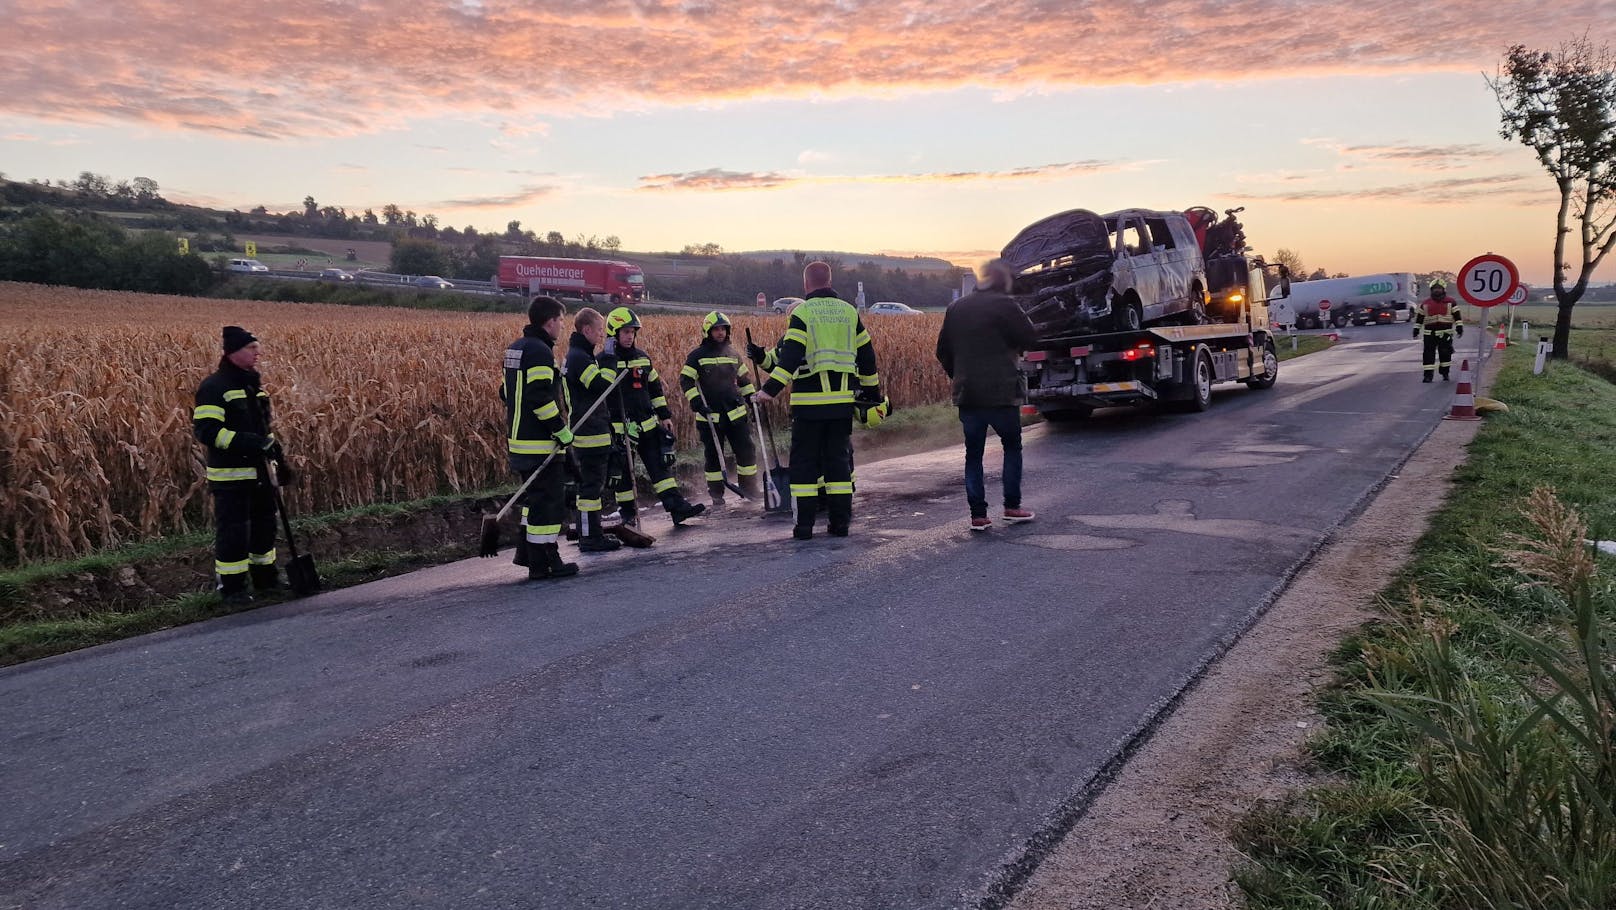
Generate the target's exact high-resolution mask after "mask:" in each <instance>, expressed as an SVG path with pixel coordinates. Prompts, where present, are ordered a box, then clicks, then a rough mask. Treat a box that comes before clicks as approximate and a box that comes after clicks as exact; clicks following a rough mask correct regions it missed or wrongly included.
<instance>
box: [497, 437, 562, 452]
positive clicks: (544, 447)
mask: <svg viewBox="0 0 1616 910" xmlns="http://www.w3.org/2000/svg"><path fill="white" fill-rule="evenodd" d="M507 448H509V450H510V453H511V454H512V455H548V454H550V453H551V452H554V451H555V450H556V444H555V440H554V439H536V440H528V439H512V440H509V441H508V444H507Z"/></svg>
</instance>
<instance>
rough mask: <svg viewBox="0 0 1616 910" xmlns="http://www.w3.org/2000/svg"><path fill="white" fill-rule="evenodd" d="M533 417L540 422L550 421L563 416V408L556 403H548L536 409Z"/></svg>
mask: <svg viewBox="0 0 1616 910" xmlns="http://www.w3.org/2000/svg"><path fill="white" fill-rule="evenodd" d="M533 415H534V416H535V417H537V418H539V419H540V420H549V419H551V418H553V417H559V416H561V406H560V405H558V404H556V403H555V402H554V401H546V402H545V403H544V405H543V406H542V407H539V408H536V409H534V411H533Z"/></svg>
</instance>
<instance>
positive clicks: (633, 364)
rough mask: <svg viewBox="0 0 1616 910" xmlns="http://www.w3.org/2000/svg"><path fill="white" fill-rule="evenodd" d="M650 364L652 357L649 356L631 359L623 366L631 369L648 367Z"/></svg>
mask: <svg viewBox="0 0 1616 910" xmlns="http://www.w3.org/2000/svg"><path fill="white" fill-rule="evenodd" d="M650 365H651V358H649V357H636V358H635V359H633V360H630V361H629V362H628V363H625V364H623V366H625V367H628V368H629V369H631V370H632V369H635V368H638V367H648V366H650Z"/></svg>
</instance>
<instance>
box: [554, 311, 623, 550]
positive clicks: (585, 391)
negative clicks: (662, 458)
mask: <svg viewBox="0 0 1616 910" xmlns="http://www.w3.org/2000/svg"><path fill="white" fill-rule="evenodd" d="M572 330H573V331H572V338H571V339H570V340H569V342H568V346H567V356H566V359H565V360H564V361H563V362H562V365H561V372H562V373H563V374H564V375H565V376H566V377H567V399H568V401H570V402H571V405H572V413H573V414H578V415H581V414H583V413H584V412H585V411H587V410H589V407H590V406H591V405H593V404H594V403H595V402H596V400H598V399H599V398H600V396H601V395H604V394H606V390H607V389H609V388H611V385H612V380H613V379H614V378H616V376H617V374H616V373H615V372H613V371H612V370H609V369H602V368H601V367H600V365H599V363H597V362H596V360H595V349H596V348H597V347H599V346H600V345H601V343H602V342H604V341H605V340H606V318H605V317H604V316H602V315H600V313H599V312H597V311H595V310H594V309H592V308H590V307H584V308H583V309H581V310H579V311H578V312H577V314H576V315H574V316H573V317H572ZM609 408H610V403H608V404H607V405H603V406H602V407H600V408H599V409H597V410H596V411H595V413H593V414H591V415H589V419H588V420H586V421H584V422H583V423H581V424H578V425H576V426H574V427H573V428H572V432H573V437H572V454H573V456H574V457H575V458H576V459H577V463H578V501H577V512H576V513H575V515H574V518H575V520H576V521H575V523H576V525H577V528H578V550H579V552H582V553H610V552H612V551H613V550H616V549H617V548H619V547H621V546H622V542H621V541H619V540H618V539H617V538H615V537H607V536H606V532H605V529H604V528H603V527H601V523H600V517H601V511H602V506H603V503H602V496H603V494H604V491H605V489H606V473H607V468H608V466H609V464H610V462H611V454H612V417H611V412H610V410H609Z"/></svg>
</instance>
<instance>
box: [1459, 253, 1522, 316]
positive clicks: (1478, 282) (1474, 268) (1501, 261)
mask: <svg viewBox="0 0 1616 910" xmlns="http://www.w3.org/2000/svg"><path fill="white" fill-rule="evenodd" d="M1520 284H1521V273H1520V272H1519V271H1518V270H1516V268H1515V263H1513V262H1510V261H1509V260H1508V259H1505V258H1504V257H1502V256H1497V255H1494V254H1492V253H1487V254H1486V255H1484V256H1477V257H1476V258H1474V259H1472V260H1470V261H1469V262H1467V263H1465V264H1464V268H1462V269H1460V270H1459V296H1460V297H1463V298H1464V299H1465V300H1467V301H1469V302H1470V304H1471V305H1472V306H1478V307H1482V308H1486V307H1494V306H1497V305H1499V304H1500V303H1504V302H1505V301H1507V300H1509V298H1510V295H1512V294H1514V293H1515V289H1516V288H1518V287H1520Z"/></svg>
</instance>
